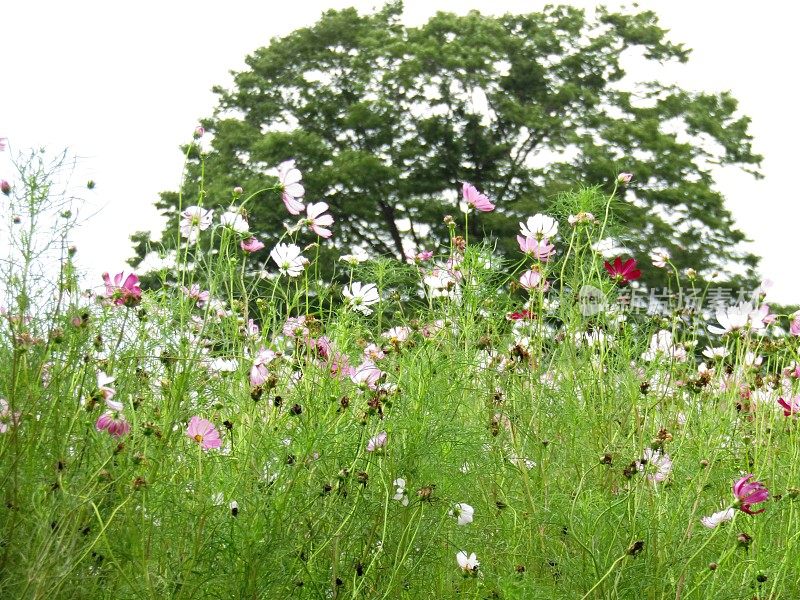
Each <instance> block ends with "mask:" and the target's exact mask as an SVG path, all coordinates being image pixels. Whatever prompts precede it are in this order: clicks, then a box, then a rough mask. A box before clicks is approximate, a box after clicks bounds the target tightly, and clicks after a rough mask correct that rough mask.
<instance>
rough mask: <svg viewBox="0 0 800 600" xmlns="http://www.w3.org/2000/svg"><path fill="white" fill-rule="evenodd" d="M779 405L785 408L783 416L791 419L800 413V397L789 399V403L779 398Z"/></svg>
mask: <svg viewBox="0 0 800 600" xmlns="http://www.w3.org/2000/svg"><path fill="white" fill-rule="evenodd" d="M778 404H780V405H781V408H783V416H785V417H790V416H792V415H797V414H799V413H800V396H794V397H793V398H789V401H788V402H787V401H786V400H784V399H783V398H778Z"/></svg>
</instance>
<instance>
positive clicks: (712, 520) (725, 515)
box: [700, 508, 736, 529]
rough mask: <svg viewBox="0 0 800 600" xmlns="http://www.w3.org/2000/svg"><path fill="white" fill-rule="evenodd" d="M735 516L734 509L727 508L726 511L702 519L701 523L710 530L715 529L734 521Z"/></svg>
mask: <svg viewBox="0 0 800 600" xmlns="http://www.w3.org/2000/svg"><path fill="white" fill-rule="evenodd" d="M735 514H736V511H735V510H733V509H732V508H726V509H725V510H721V511H719V512H715V513H714V514H713V515H711V516H710V517H703V518H702V519H700V522H701V523H702V524H703V525H705V526H706V527H708V528H709V529H714V528H715V527H717V526H718V525H720V524H721V523H725V522H726V521H731V520H733V517H734V515H735Z"/></svg>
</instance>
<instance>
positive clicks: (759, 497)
mask: <svg viewBox="0 0 800 600" xmlns="http://www.w3.org/2000/svg"><path fill="white" fill-rule="evenodd" d="M753 477H754V475H753V474H752V473H748V474H747V475H745V476H744V477H742V478H741V479H739V480H738V481H736V482H734V484H733V488H732V489H733V495H734V496H735V497H736V502H735V503H734V505H733V508H738V509H739V510H741V511H743V512H746V513H747V514H748V515H757V514H758V513H762V512H764V510H765V509H763V508H762V509H761V510H757V511H752V510H750V509H751V507H752V506H753V505H754V504H759V503H760V502H764V501H765V500H766V499H767V498H769V492H768V491H767V488H766V487H764V484H763V483H761V482H760V481H753V482H750V480H751V479H752V478H753Z"/></svg>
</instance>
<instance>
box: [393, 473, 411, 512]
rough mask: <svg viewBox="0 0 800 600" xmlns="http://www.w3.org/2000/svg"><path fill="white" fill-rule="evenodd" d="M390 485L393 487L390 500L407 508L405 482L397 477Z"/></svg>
mask: <svg viewBox="0 0 800 600" xmlns="http://www.w3.org/2000/svg"><path fill="white" fill-rule="evenodd" d="M392 485H393V486H394V487H395V492H394V496H393V497H392V500H397V501H399V502H400V504H402V505H403V506H408V494H407V493H406V480H405V479H403V478H402V477H398V478H397V479H395V480H394V481H393V482H392Z"/></svg>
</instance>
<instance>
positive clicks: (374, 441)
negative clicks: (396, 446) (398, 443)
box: [367, 431, 389, 452]
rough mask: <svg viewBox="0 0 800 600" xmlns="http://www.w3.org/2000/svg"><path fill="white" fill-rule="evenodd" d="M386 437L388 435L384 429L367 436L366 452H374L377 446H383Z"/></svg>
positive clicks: (384, 445)
mask: <svg viewBox="0 0 800 600" xmlns="http://www.w3.org/2000/svg"><path fill="white" fill-rule="evenodd" d="M388 439H389V438H388V435H387V434H386V432H385V431H381V432H380V433H379V434H378V435H375V436H373V437H371V438H369V441H368V442H367V452H375V451H376V450H378V449H379V448H385V447H386V442H387V441H388Z"/></svg>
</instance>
